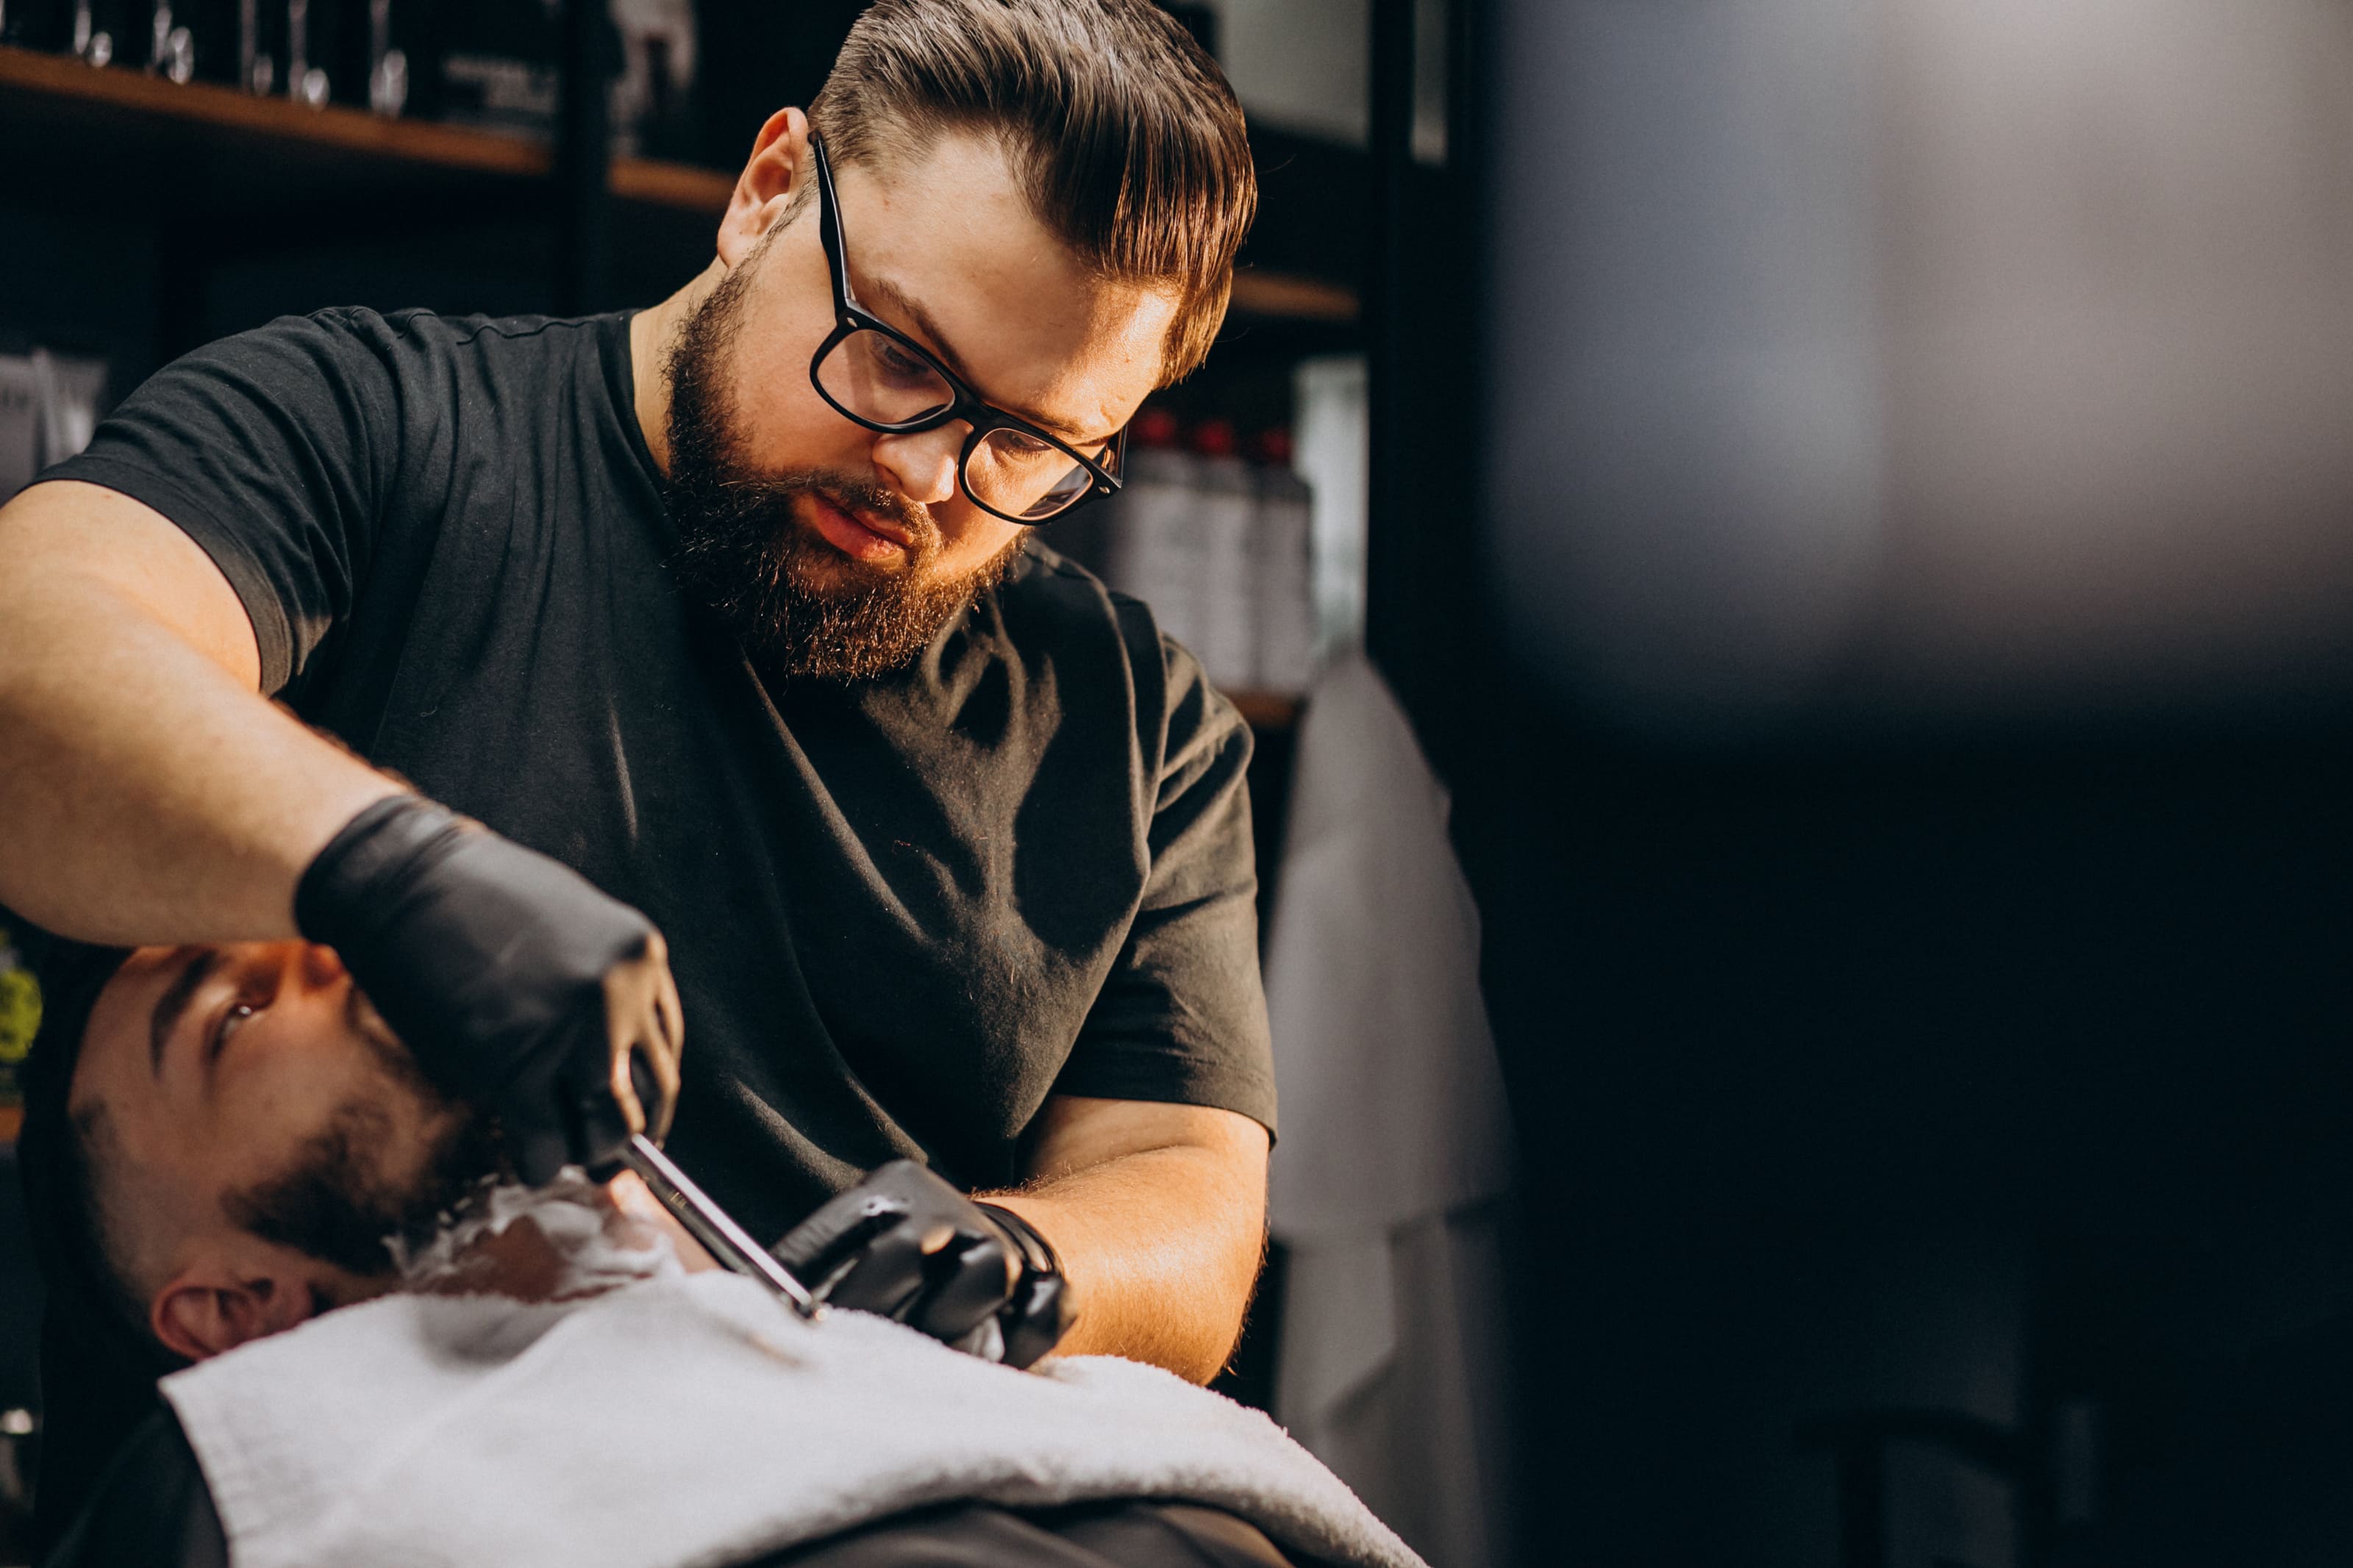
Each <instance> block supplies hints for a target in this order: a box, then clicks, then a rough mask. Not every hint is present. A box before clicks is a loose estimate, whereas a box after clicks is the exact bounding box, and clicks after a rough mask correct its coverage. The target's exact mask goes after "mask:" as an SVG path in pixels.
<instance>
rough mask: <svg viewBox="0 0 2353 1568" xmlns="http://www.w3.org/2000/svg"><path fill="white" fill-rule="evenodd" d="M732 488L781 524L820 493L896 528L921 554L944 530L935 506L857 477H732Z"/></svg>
mask: <svg viewBox="0 0 2353 1568" xmlns="http://www.w3.org/2000/svg"><path fill="white" fill-rule="evenodd" d="M727 489H729V491H731V492H732V499H733V500H735V502H736V503H737V504H738V505H739V506H742V507H743V508H744V510H747V511H751V510H756V511H757V512H759V513H760V514H761V515H763V516H765V517H766V518H768V519H769V520H770V521H774V522H776V523H777V524H778V525H780V526H781V525H783V524H785V523H786V522H787V521H788V520H789V519H790V518H791V516H792V510H793V501H794V500H796V499H797V498H798V497H800V496H803V495H807V494H812V493H814V494H817V495H821V496H823V497H824V498H825V499H826V500H828V501H831V502H832V503H833V504H834V505H835V506H838V507H839V508H840V509H841V510H844V511H846V512H849V514H850V515H852V516H853V517H854V516H856V515H857V514H858V513H860V512H868V513H871V514H872V515H873V516H875V517H878V518H880V519H881V520H882V521H885V522H888V523H891V524H892V525H894V526H896V527H897V528H898V529H899V531H901V532H902V533H904V534H905V535H906V536H907V540H908V542H909V543H910V544H911V545H913V547H914V548H915V549H917V550H919V551H923V550H929V549H930V548H931V547H932V546H933V545H934V544H935V543H937V542H938V541H939V526H938V525H937V524H936V523H934V521H932V513H931V509H930V508H928V507H926V506H924V505H923V503H922V502H920V501H913V500H908V499H907V498H906V497H905V496H903V495H901V494H900V493H899V492H898V491H897V490H894V489H891V488H890V487H889V486H888V485H885V484H881V483H880V482H879V481H877V480H874V479H867V478H864V477H862V476H860V475H857V474H846V473H839V472H825V473H816V474H797V475H795V476H793V477H792V478H791V479H764V478H760V477H757V476H744V477H741V478H737V479H731V480H730V481H729V482H728V485H727Z"/></svg>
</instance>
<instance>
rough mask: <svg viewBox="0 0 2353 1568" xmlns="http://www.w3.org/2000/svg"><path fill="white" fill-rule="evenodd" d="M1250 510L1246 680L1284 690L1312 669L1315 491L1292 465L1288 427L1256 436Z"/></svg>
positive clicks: (1300, 684)
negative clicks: (1250, 654)
mask: <svg viewBox="0 0 2353 1568" xmlns="http://www.w3.org/2000/svg"><path fill="white" fill-rule="evenodd" d="M1256 447H1257V457H1258V459H1259V467H1258V516H1257V519H1256V521H1255V522H1254V523H1253V524H1252V528H1251V547H1252V548H1251V555H1252V569H1251V582H1250V587H1251V600H1252V603H1251V609H1252V612H1253V616H1254V620H1255V626H1254V631H1255V634H1256V635H1255V639H1254V640H1255V659H1254V662H1253V671H1254V673H1253V675H1252V678H1251V683H1252V684H1253V685H1254V686H1256V687H1257V688H1259V689H1261V690H1264V691H1278V692H1282V693H1283V694H1285V695H1291V694H1294V693H1297V692H1301V691H1304V690H1306V689H1307V683H1308V682H1309V681H1310V680H1312V679H1314V675H1315V568H1314V523H1315V496H1314V491H1313V490H1311V489H1309V488H1308V485H1307V481H1306V480H1305V479H1301V478H1300V477H1299V475H1298V473H1297V471H1296V470H1294V469H1293V468H1292V466H1291V462H1292V441H1291V432H1290V431H1289V430H1288V429H1285V428H1283V427H1282V426H1276V427H1275V428H1273V429H1271V430H1266V431H1262V432H1261V433H1260V436H1259V438H1258V441H1257V443H1256Z"/></svg>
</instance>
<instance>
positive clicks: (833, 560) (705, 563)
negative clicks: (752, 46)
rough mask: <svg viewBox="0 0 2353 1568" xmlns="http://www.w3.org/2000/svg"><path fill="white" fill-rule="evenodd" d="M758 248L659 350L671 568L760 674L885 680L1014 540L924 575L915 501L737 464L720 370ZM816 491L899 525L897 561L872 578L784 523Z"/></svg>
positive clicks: (925, 522)
mask: <svg viewBox="0 0 2353 1568" xmlns="http://www.w3.org/2000/svg"><path fill="white" fill-rule="evenodd" d="M778 232H779V230H778V229H771V230H770V231H769V237H771V238H772V237H774V236H775V235H776V233H778ZM766 247H767V240H766V239H763V241H762V242H761V246H760V248H759V249H758V250H755V251H754V253H753V255H751V256H750V257H747V258H745V259H744V261H743V262H742V263H741V264H740V265H738V266H737V267H736V268H734V269H733V271H731V272H730V273H728V275H727V276H726V277H725V278H723V279H721V280H720V283H719V286H718V287H717V288H715V289H712V291H711V294H710V296H709V297H708V298H707V299H705V300H703V301H702V304H700V305H698V306H697V307H695V309H694V310H693V311H692V312H691V314H689V315H688V317H687V319H686V321H684V323H683V324H682V325H681V327H680V329H679V336H678V342H677V343H676V345H675V346H674V347H673V349H672V350H671V352H670V365H669V374H670V480H669V484H668V487H667V499H668V501H669V505H670V519H671V521H672V522H673V524H674V525H675V526H676V527H677V529H678V535H679V545H678V550H677V552H676V553H675V554H674V555H673V556H672V557H671V560H670V569H671V572H672V573H673V574H674V575H675V576H676V577H677V579H678V582H679V584H680V585H681V587H683V588H685V590H686V591H687V592H688V593H689V594H690V595H693V596H694V597H695V598H696V599H698V600H700V601H701V602H702V604H704V605H708V606H709V607H710V608H711V609H712V612H713V613H715V614H716V615H717V616H719V618H720V620H721V622H722V623H723V624H724V625H725V626H726V627H727V629H728V630H729V631H730V632H731V633H733V635H734V637H735V639H736V641H737V642H739V643H741V644H742V645H743V647H744V652H745V653H747V654H748V655H750V656H751V658H752V661H753V664H754V667H755V668H757V669H759V671H760V672H761V674H762V675H764V676H766V677H768V678H770V679H791V678H794V677H808V676H814V677H819V678H824V679H835V680H857V679H869V678H871V677H873V676H878V675H883V674H887V673H889V672H890V671H892V670H894V669H900V668H904V667H905V666H907V665H908V664H911V663H913V661H914V659H915V658H916V657H917V656H918V655H920V654H921V653H922V652H923V649H924V648H926V647H929V646H930V645H931V642H932V639H933V638H934V637H937V636H938V635H939V634H940V631H941V629H942V628H943V627H944V626H946V625H947V624H948V623H949V622H950V621H951V620H953V619H954V618H955V616H956V615H957V614H958V613H959V612H960V611H962V610H963V609H964V607H965V605H967V604H969V603H971V601H972V597H973V595H975V594H976V593H979V592H980V591H981V590H983V589H985V588H987V587H988V586H990V585H991V584H995V583H996V582H997V580H998V579H1000V578H1001V577H1003V576H1004V575H1005V572H1006V568H1007V567H1008V565H1010V564H1011V563H1012V559H1013V556H1014V554H1015V553H1016V552H1018V550H1019V548H1020V540H1019V539H1018V537H1017V538H1016V539H1015V540H1014V541H1013V542H1012V543H1010V544H1008V546H1007V547H1006V549H1004V550H1003V551H1001V552H998V553H997V556H996V557H995V558H993V559H992V560H989V561H987V562H986V563H983V564H981V565H980V566H978V567H976V568H975V569H974V570H973V571H971V572H967V573H965V574H963V575H961V576H957V577H952V578H947V579H944V580H938V579H934V576H933V568H934V563H936V561H937V560H938V557H939V549H940V538H939V530H938V529H937V528H936V527H934V525H933V523H932V521H931V518H930V517H929V515H928V514H926V513H925V511H924V510H923V508H922V507H921V506H918V505H916V504H915V503H913V502H912V501H910V500H907V499H906V498H905V497H904V496H902V495H900V494H899V493H898V492H897V491H895V490H892V489H887V488H885V487H884V486H881V485H879V484H877V483H875V482H874V481H873V480H872V479H869V478H864V477H860V476H857V475H851V474H845V473H839V472H835V471H829V470H826V469H820V468H804V469H797V470H789V471H786V472H781V473H776V472H763V471H761V470H759V469H757V468H754V467H752V466H751V464H750V463H749V462H748V461H746V460H745V458H744V454H743V443H742V442H741V441H739V440H738V439H737V437H736V432H735V429H734V426H733V408H732V407H731V406H730V405H729V403H728V400H727V397H726V394H725V392H724V390H723V389H724V387H725V376H724V371H725V366H726V363H727V356H728V353H730V351H731V349H732V347H733V342H734V338H735V333H736V331H737V330H738V328H739V327H740V325H741V324H742V319H743V310H744V296H745V293H746V291H747V289H749V287H750V283H751V279H752V275H753V273H754V270H755V269H756V268H757V266H758V264H759V260H760V257H761V254H762V253H763V252H765V249H766ZM818 494H821V495H823V496H825V497H826V498H827V499H828V500H830V501H832V503H833V504H834V505H836V506H838V507H839V508H841V509H842V510H844V511H848V512H852V513H855V512H858V511H868V512H871V513H874V514H875V515H877V516H880V517H882V518H887V519H888V520H890V521H892V523H894V524H896V525H897V526H898V527H899V528H900V529H901V530H902V531H904V532H905V534H906V536H907V538H908V540H909V541H910V543H909V546H908V550H907V559H906V561H905V562H904V563H902V565H901V566H900V567H899V568H898V569H897V570H895V571H891V572H880V571H876V570H875V569H874V568H872V567H871V566H869V565H867V564H866V563H863V562H860V561H855V560H852V559H851V558H850V557H849V556H847V555H845V554H843V553H842V552H839V551H838V550H836V549H835V548H834V547H833V546H832V545H831V544H828V542H826V541H825V540H824V539H823V538H821V537H819V536H818V534H817V533H816V532H815V531H814V530H813V528H811V527H810V526H809V525H808V524H807V523H805V522H803V521H801V520H800V518H799V517H797V516H796V515H795V506H796V503H801V504H803V505H806V502H807V498H809V497H811V496H813V495H818Z"/></svg>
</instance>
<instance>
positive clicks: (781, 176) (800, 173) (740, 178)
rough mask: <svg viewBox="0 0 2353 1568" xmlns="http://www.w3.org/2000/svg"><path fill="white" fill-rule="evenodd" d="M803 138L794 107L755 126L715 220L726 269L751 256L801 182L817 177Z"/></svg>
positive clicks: (801, 119)
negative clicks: (731, 189)
mask: <svg viewBox="0 0 2353 1568" xmlns="http://www.w3.org/2000/svg"><path fill="white" fill-rule="evenodd" d="M808 136H809V127H808V116H807V115H806V114H803V113H802V112H801V111H800V110H797V109H779V110H776V113H774V114H771V115H770V116H768V122H767V123H766V124H765V125H763V126H761V127H760V134H759V135H758V136H757V137H756V138H754V141H753V142H752V156H751V159H750V160H749V161H748V162H746V163H744V172H743V173H742V174H738V175H736V176H735V191H734V194H733V195H731V196H729V197H728V198H727V216H724V217H723V218H721V219H720V220H719V259H720V260H721V261H722V262H723V263H724V264H725V265H726V266H727V267H728V268H730V269H733V267H734V266H735V264H736V263H737V262H739V261H741V260H743V259H744V258H745V257H746V256H749V255H750V254H752V247H754V246H756V245H758V244H759V243H760V237H761V236H763V235H765V234H766V233H767V232H768V229H769V226H771V225H773V224H774V223H775V222H776V219H777V218H779V217H781V216H784V211H785V208H786V206H787V205H790V203H791V201H792V198H793V197H794V196H795V195H797V194H798V193H799V191H800V188H801V185H802V184H803V183H804V182H806V181H808V180H813V179H815V178H817V174H816V165H815V164H814V163H811V162H810V158H809V143H808Z"/></svg>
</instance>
